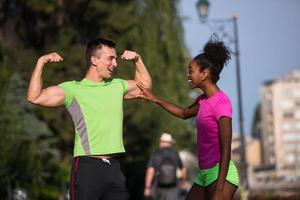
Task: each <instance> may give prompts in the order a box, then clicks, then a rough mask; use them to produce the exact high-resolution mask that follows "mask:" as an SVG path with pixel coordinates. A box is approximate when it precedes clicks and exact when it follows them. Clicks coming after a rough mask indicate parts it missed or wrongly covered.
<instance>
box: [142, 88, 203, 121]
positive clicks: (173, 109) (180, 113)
mask: <svg viewBox="0 0 300 200" xmlns="http://www.w3.org/2000/svg"><path fill="white" fill-rule="evenodd" d="M137 86H138V87H139V88H140V90H141V91H142V94H139V95H138V97H140V98H143V99H146V100H148V101H151V102H153V103H156V104H157V105H159V106H161V107H162V108H163V109H165V110H166V111H168V112H169V113H171V114H172V115H174V116H176V117H179V118H181V119H188V118H191V117H195V116H196V115H197V112H198V109H199V105H198V103H197V102H196V101H195V102H194V103H193V104H192V105H190V106H189V107H187V108H182V107H180V106H177V105H175V104H173V103H171V102H168V101H166V100H163V99H161V98H159V97H156V96H155V95H153V94H152V92H151V91H150V90H149V89H147V88H145V87H144V86H143V85H142V84H140V83H138V84H137Z"/></svg>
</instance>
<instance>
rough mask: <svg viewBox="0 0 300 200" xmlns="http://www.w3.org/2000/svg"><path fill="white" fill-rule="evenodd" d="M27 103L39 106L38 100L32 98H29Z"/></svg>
mask: <svg viewBox="0 0 300 200" xmlns="http://www.w3.org/2000/svg"><path fill="white" fill-rule="evenodd" d="M27 101H28V102H29V103H32V104H37V99H36V98H33V97H30V96H27Z"/></svg>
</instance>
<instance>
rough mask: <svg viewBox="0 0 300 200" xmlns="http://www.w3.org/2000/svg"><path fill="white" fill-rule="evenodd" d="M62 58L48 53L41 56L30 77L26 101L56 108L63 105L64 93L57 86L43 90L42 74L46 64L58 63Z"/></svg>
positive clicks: (56, 54)
mask: <svg viewBox="0 0 300 200" xmlns="http://www.w3.org/2000/svg"><path fill="white" fill-rule="evenodd" d="M62 60H63V59H62V57H61V56H60V55H59V54H58V53H50V54H46V55H43V56H41V57H40V58H39V59H38V61H37V63H36V66H35V69H34V70H33V73H32V75H31V79H30V83H29V87H28V91H27V100H28V101H29V102H31V103H33V104H37V105H41V106H46V107H56V106H60V105H62V104H63V101H64V99H65V96H64V91H63V89H62V88H60V87H58V86H51V87H48V88H45V89H43V88H42V87H43V80H42V73H43V68H44V65H45V64H46V63H51V62H60V61H62Z"/></svg>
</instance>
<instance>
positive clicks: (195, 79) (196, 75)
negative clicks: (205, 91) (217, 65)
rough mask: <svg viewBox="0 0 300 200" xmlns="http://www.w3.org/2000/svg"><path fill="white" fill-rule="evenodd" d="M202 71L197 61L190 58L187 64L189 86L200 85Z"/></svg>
mask: <svg viewBox="0 0 300 200" xmlns="http://www.w3.org/2000/svg"><path fill="white" fill-rule="evenodd" d="M202 73H203V72H202V71H201V69H200V67H199V66H198V65H197V63H196V62H195V61H194V60H192V61H191V62H190V63H189V65H188V73H187V77H188V83H189V85H190V88H191V89H193V88H198V87H201V85H202V82H203V74H202Z"/></svg>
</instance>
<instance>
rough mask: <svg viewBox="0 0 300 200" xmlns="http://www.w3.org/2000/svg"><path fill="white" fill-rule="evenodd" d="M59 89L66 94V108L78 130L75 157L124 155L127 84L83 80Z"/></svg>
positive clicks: (67, 83) (117, 81) (113, 81)
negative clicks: (124, 114)
mask: <svg viewBox="0 0 300 200" xmlns="http://www.w3.org/2000/svg"><path fill="white" fill-rule="evenodd" d="M58 86H60V87H61V88H62V89H63V90H64V93H65V101H64V105H65V107H66V108H67V109H68V111H69V113H70V115H71V117H72V119H73V122H74V126H75V143H74V157H76V156H85V155H104V154H113V153H121V152H125V149H124V145H123V134H122V129H123V99H124V95H125V93H126V92H127V89H128V83H127V81H125V80H122V79H111V80H108V81H105V82H100V83H96V82H93V81H90V80H87V79H83V80H82V81H68V82H64V83H61V84H59V85H58Z"/></svg>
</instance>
